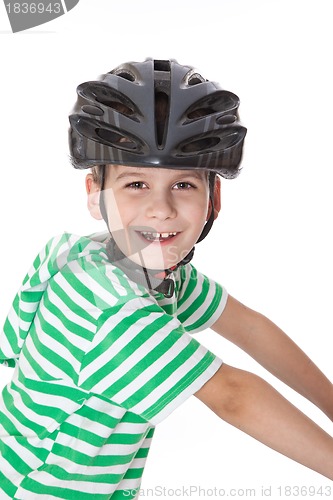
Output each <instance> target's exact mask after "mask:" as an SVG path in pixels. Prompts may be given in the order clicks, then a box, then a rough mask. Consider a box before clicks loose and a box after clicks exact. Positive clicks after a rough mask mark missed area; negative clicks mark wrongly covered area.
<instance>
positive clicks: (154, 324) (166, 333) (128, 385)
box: [79, 297, 222, 425]
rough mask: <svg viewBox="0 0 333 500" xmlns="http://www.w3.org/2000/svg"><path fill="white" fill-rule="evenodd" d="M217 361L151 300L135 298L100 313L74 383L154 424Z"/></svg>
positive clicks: (193, 388) (201, 381)
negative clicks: (92, 337) (95, 329)
mask: <svg viewBox="0 0 333 500" xmlns="http://www.w3.org/2000/svg"><path fill="white" fill-rule="evenodd" d="M221 364H222V361H221V360H220V359H219V358H217V357H216V356H215V355H214V354H213V353H211V352H210V351H209V350H208V349H207V348H206V347H204V346H203V345H201V344H200V343H199V342H198V341H197V340H195V339H194V338H193V337H192V336H191V335H189V334H188V333H186V332H185V330H184V328H183V326H182V324H181V323H180V321H179V320H178V319H177V318H175V317H174V316H171V315H168V314H166V313H165V311H164V310H163V309H162V308H161V307H160V306H159V305H158V304H157V303H156V302H155V301H154V300H153V299H152V298H146V297H135V298H132V299H131V300H129V301H126V302H123V303H121V304H119V305H118V306H114V307H112V308H110V309H108V310H106V311H103V314H102V316H101V317H100V320H99V326H98V331H97V332H96V335H95V337H94V340H93V342H92V344H91V348H90V349H89V351H88V352H87V353H86V355H85V357H84V359H83V361H82V366H81V371H80V377H79V385H80V387H81V388H82V389H84V390H85V391H90V392H91V393H94V394H99V395H102V396H104V397H106V398H108V399H109V400H111V401H112V402H114V403H115V404H118V405H120V406H122V407H124V408H126V409H127V410H130V411H132V412H134V413H136V414H138V415H141V416H142V417H143V418H145V419H146V420H147V421H149V422H151V423H152V424H153V425H156V424H157V423H159V422H160V421H162V420H163V419H164V418H165V417H166V416H167V415H169V414H170V413H171V412H172V411H173V410H174V409H175V408H177V407H178V406H179V405H180V404H181V403H182V402H184V401H185V400H186V399H187V398H188V397H189V396H191V395H192V394H193V393H195V392H196V391H197V390H199V389H200V387H202V385H204V384H205V383H206V382H207V381H208V380H209V379H210V378H211V377H212V376H213V375H214V373H215V372H216V371H217V369H218V368H219V367H220V366H221Z"/></svg>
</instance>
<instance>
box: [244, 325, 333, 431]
mask: <svg viewBox="0 0 333 500" xmlns="http://www.w3.org/2000/svg"><path fill="white" fill-rule="evenodd" d="M246 350H247V352H248V353H249V354H250V355H251V356H252V357H253V358H254V359H256V361H258V362H259V363H260V364H261V365H262V366H263V367H265V368H266V369H267V370H269V371H270V372H271V373H272V374H273V375H275V376H276V377H278V378H279V379H280V380H282V381H283V382H285V383H286V384H288V385H289V386H290V387H292V388H293V389H295V390H296V391H297V392H298V393H300V394H302V395H303V396H305V397H306V398H307V399H309V400H310V401H312V402H313V403H314V404H315V405H317V406H318V407H319V408H320V409H321V410H322V411H323V412H324V413H325V414H326V415H327V416H328V417H329V418H330V419H331V420H332V421H333V384H332V383H331V381H330V380H329V379H328V378H327V377H326V376H325V375H324V374H323V373H322V372H321V370H319V368H318V367H317V366H316V365H315V364H314V363H313V361H312V360H311V359H310V358H309V357H308V356H307V355H306V354H305V353H304V352H303V351H302V350H301V349H300V348H299V347H298V346H297V345H296V344H295V343H294V342H293V341H292V340H291V339H290V338H289V337H288V336H287V335H286V334H285V333H284V332H283V331H282V330H280V328H278V327H277V326H276V325H275V324H274V323H272V322H271V321H270V320H268V319H267V318H265V317H263V316H262V317H261V320H260V321H259V322H258V326H257V328H256V330H255V331H254V332H253V334H252V336H251V334H250V335H249V338H248V343H247V349H246Z"/></svg>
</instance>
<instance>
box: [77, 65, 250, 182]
mask: <svg viewBox="0 0 333 500" xmlns="http://www.w3.org/2000/svg"><path fill="white" fill-rule="evenodd" d="M77 94H78V99H77V103H76V106H75V108H74V110H73V112H72V114H71V115H70V117H69V120H70V125H71V128H70V140H69V142H70V150H71V156H72V162H73V165H74V167H75V168H80V169H84V168H89V167H91V166H93V165H99V164H100V165H105V164H120V165H129V166H131V165H135V166H143V167H145V166H147V167H164V168H177V169H205V170H209V171H212V172H214V173H218V174H220V175H222V176H223V177H226V178H234V177H236V176H237V175H238V173H239V170H240V168H239V165H240V162H241V157H242V148H243V142H244V138H245V135H246V129H245V128H244V127H243V126H242V125H241V124H240V123H239V121H238V114H237V110H238V106H239V99H238V97H237V96H236V95H235V94H233V93H232V92H228V91H227V90H222V89H221V88H220V86H219V85H218V84H217V83H214V82H210V81H208V80H205V79H204V78H203V77H202V76H201V75H200V74H199V73H197V72H196V71H195V70H194V69H193V68H192V67H190V66H183V65H181V64H178V63H177V62H176V61H175V60H170V61H161V60H153V59H146V60H145V61H144V62H138V63H137V62H131V63H126V64H122V65H121V66H119V67H117V68H116V69H114V70H113V71H111V72H110V73H107V74H106V75H104V76H103V77H102V79H101V80H99V81H91V82H86V83H82V84H81V85H79V86H78V87H77ZM158 102H159V103H162V105H158V104H157V103H158ZM158 106H159V108H160V111H158V110H157V107H158ZM161 110H162V111H161Z"/></svg>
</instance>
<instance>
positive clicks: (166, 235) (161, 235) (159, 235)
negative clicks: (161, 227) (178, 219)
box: [141, 231, 177, 239]
mask: <svg viewBox="0 0 333 500" xmlns="http://www.w3.org/2000/svg"><path fill="white" fill-rule="evenodd" d="M141 234H143V236H149V237H151V238H154V239H159V238H169V237H170V236H176V234H177V233H176V232H172V233H153V232H151V231H142V232H141Z"/></svg>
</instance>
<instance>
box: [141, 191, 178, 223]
mask: <svg viewBox="0 0 333 500" xmlns="http://www.w3.org/2000/svg"><path fill="white" fill-rule="evenodd" d="M146 215H147V217H149V218H155V219H158V220H161V221H163V220H166V219H173V218H175V217H176V215H177V210H176V206H175V203H174V200H173V199H172V195H171V193H170V192H167V191H163V192H162V191H158V192H156V193H154V194H152V195H151V196H150V197H149V201H148V205H147V212H146Z"/></svg>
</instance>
